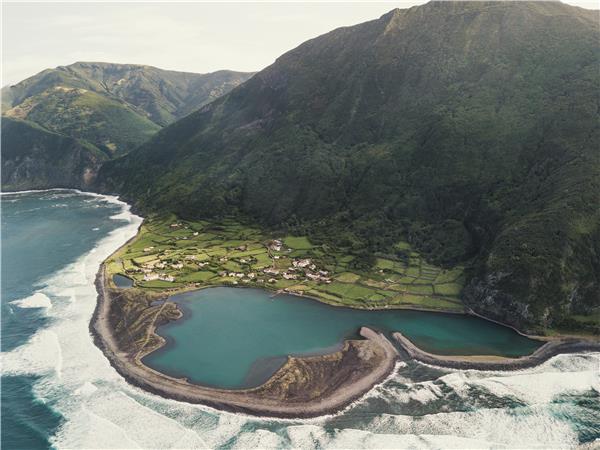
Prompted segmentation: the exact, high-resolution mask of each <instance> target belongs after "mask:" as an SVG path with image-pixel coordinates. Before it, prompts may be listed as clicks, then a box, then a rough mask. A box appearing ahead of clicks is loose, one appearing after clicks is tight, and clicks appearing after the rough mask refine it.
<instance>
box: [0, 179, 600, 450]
mask: <svg viewBox="0 0 600 450" xmlns="http://www.w3.org/2000/svg"><path fill="white" fill-rule="evenodd" d="M140 223H141V218H140V217H137V216H135V215H134V214H132V213H131V212H130V211H129V207H128V206H127V205H126V204H124V203H122V202H119V201H118V200H117V199H116V198H114V197H110V196H99V195H95V194H88V193H80V192H76V191H68V190H51V191H43V192H25V193H16V194H3V195H2V233H1V241H2V272H1V275H2V290H1V296H2V405H1V407H2V424H1V425H2V427H1V445H2V448H3V449H31V450H34V449H43V448H71V449H89V448H96V449H104V448H113V449H134V448H166V449H169V448H178V449H182V448H223V449H226V448H227V449H228V448H240V449H250V448H302V449H312V448H536V447H537V448H573V447H577V446H578V445H586V446H590V447H593V446H595V445H600V375H599V373H600V353H589V354H579V355H560V356H557V357H555V358H552V359H551V360H549V361H547V362H546V363H544V364H542V365H541V366H539V367H536V368H533V369H527V370H521V371H514V372H481V371H457V370H446V369H443V370H442V369H438V368H434V367H429V366H426V365H422V364H419V363H416V362H408V363H404V362H402V363H398V365H397V366H396V370H395V372H394V374H393V375H392V376H390V377H389V379H388V380H387V381H386V382H384V383H382V384H381V385H379V386H377V387H375V388H374V389H373V390H372V391H370V392H369V393H368V394H367V395H365V396H364V397H363V398H362V399H360V400H359V401H357V402H355V403H354V404H353V405H351V406H350V407H349V408H347V409H346V410H344V411H342V412H340V413H338V414H335V415H332V416H327V417H322V418H317V419H309V420H278V419H277V420H276V419H264V418H263V419H261V418H256V417H249V416H244V415H240V414H231V413H224V412H220V411H217V410H214V409H211V408H208V407H203V406H198V405H191V404H186V403H181V402H177V401H173V400H167V399H163V398H161V397H158V396H155V395H152V394H149V393H146V392H144V391H142V390H141V389H138V388H135V387H132V386H130V385H129V384H127V383H126V382H125V381H124V380H123V379H122V378H121V376H120V375H118V374H117V373H116V371H115V370H114V369H113V368H112V367H111V366H110V364H109V363H108V361H107V360H106V358H105V357H104V356H103V354H102V352H101V351H100V350H99V349H98V348H96V347H95V345H94V343H93V341H92V338H91V336H90V333H89V329H88V326H89V321H90V318H91V315H92V312H93V310H94V307H95V303H96V291H95V287H94V279H95V276H96V272H97V270H98V266H99V264H100V262H101V261H102V260H103V259H104V258H106V257H107V256H108V255H109V254H111V253H112V252H113V251H114V250H115V249H116V248H118V247H119V246H120V245H122V244H123V243H124V242H126V241H127V239H129V238H130V237H132V236H133V235H134V234H135V232H136V230H137V228H138V226H139V224H140Z"/></svg>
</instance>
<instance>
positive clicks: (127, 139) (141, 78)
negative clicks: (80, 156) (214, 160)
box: [2, 62, 252, 189]
mask: <svg viewBox="0 0 600 450" xmlns="http://www.w3.org/2000/svg"><path fill="white" fill-rule="evenodd" d="M251 75H252V74H248V73H240V72H231V71H219V72H214V73H210V74H194V73H185V72H174V71H168V70H161V69H157V68H155V67H149V66H139V65H131V64H109V63H83V62H81V63H75V64H72V65H70V66H64V67H58V68H56V69H48V70H45V71H43V72H41V73H39V74H37V75H35V76H33V77H31V78H28V79H26V80H24V81H22V82H20V83H18V84H16V85H14V86H10V87H5V88H3V89H2V116H3V119H4V118H12V119H18V120H23V121H27V122H29V123H35V124H37V125H39V126H41V127H43V128H44V129H45V130H47V131H49V132H50V133H51V134H55V133H58V134H61V135H63V137H64V138H74V139H77V140H79V141H80V142H79V145H80V146H81V147H82V148H91V147H94V148H96V149H99V150H101V151H102V152H104V153H105V154H106V156H108V157H114V156H118V155H122V154H125V153H127V152H128V151H130V150H132V149H134V148H135V147H137V146H139V145H140V144H142V143H143V142H145V141H146V140H148V139H149V138H150V137H151V136H152V135H153V134H154V133H156V132H157V131H158V130H160V129H161V128H162V127H163V126H164V125H167V124H169V123H171V122H173V121H174V120H176V119H177V118H179V117H183V116H184V115H186V114H188V113H190V112H191V111H193V110H195V109H197V108H200V107H201V106H203V105H204V104H206V103H208V102H210V101H212V100H214V99H215V98H217V97H218V96H220V95H222V94H224V93H226V92H228V91H229V90H231V89H232V88H233V87H235V86H237V85H238V84H240V83H242V82H243V81H245V80H246V79H247V78H248V77H249V76H251ZM16 129H17V128H16V127H14V126H12V125H11V126H9V127H8V128H7V131H6V133H8V136H3V140H2V147H3V159H4V163H5V164H3V174H5V176H6V177H5V180H7V179H10V180H12V181H11V184H10V186H16V185H18V186H21V187H22V188H31V187H33V185H36V186H37V185H39V184H45V183H46V178H44V177H43V176H42V177H41V178H40V179H39V180H35V175H34V173H31V174H30V175H29V177H27V178H24V179H20V178H19V176H21V175H22V174H23V172H20V171H16V172H14V173H13V172H10V170H9V168H13V167H14V168H16V167H18V166H19V162H18V161H16V160H14V161H13V160H7V155H9V154H10V155H15V156H20V157H21V158H25V156H27V157H28V158H31V157H32V155H36V156H38V157H42V160H41V161H39V163H40V164H42V165H47V164H50V163H51V160H50V159H48V158H47V157H46V155H42V153H40V151H41V149H40V147H39V142H38V141H31V142H30V141H27V140H23V141H18V140H17V138H16V137H13V136H12V135H11V133H13V132H14V131H15V130H16ZM38 132H39V130H38ZM26 136H35V137H36V138H37V137H38V135H37V134H27V135H26ZM17 142H18V146H17V147H12V145H15V144H14V143H17ZM65 142H66V141H65ZM69 142H70V141H69ZM36 145H37V147H35V146H36ZM9 146H11V147H9ZM17 149H20V151H22V153H21V154H17ZM49 151H50V150H49ZM51 153H52V154H54V155H55V156H56V153H55V152H54V150H52V152H51ZM104 159H106V158H104ZM59 161H60V159H57V160H56V163H57V164H58V163H59ZM97 168H98V167H95V169H94V172H95V171H96V170H97ZM48 169H49V167H48ZM54 169H56V170H57V171H59V170H60V169H61V167H60V166H59V165H57V166H56V167H55V168H54ZM78 177H79V174H78V173H66V174H65V179H69V180H77V179H78ZM60 185H61V186H64V183H62V182H61V183H60ZM2 186H3V188H4V189H9V188H10V187H9V184H8V183H7V182H5V181H4V180H3V183H2ZM74 186H79V185H74Z"/></svg>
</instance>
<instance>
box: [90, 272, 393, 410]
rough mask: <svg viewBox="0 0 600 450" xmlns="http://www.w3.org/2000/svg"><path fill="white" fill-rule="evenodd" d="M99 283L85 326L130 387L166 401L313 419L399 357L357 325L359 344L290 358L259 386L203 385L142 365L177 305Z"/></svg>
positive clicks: (353, 395) (340, 404) (380, 376)
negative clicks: (88, 320)
mask: <svg viewBox="0 0 600 450" xmlns="http://www.w3.org/2000/svg"><path fill="white" fill-rule="evenodd" d="M96 285H97V289H98V294H99V295H98V305H97V307H96V312H95V314H94V317H93V318H92V322H91V324H90V329H91V331H92V334H93V335H94V339H95V342H96V344H97V345H98V346H99V347H100V348H101V349H102V350H103V352H104V354H105V355H106V357H107V358H108V359H109V360H110V362H111V364H112V365H113V367H114V368H115V369H116V370H117V371H118V372H119V373H120V374H121V375H122V376H123V377H124V378H125V379H127V380H128V381H129V382H130V383H131V384H134V385H136V386H138V387H141V388H143V389H146V390H148V391H150V392H153V393H155V394H158V395H161V396H163V397H166V398H171V399H175V400H180V401H185V402H190V403H199V404H204V405H208V406H212V407H215V408H219V409H224V410H228V411H233V412H243V413H248V414H253V415H259V416H271V417H290V418H301V417H315V416H320V415H324V414H330V413H333V412H336V411H338V410H340V409H343V408H344V407H346V406H347V405H349V404H350V403H351V402H352V401H354V400H356V399H358V398H359V397H361V396H362V395H364V394H365V393H366V392H367V391H369V390H370V389H371V388H372V387H373V386H374V385H376V384H378V383H380V382H382V381H383V380H384V379H385V378H386V377H387V376H388V375H389V374H390V373H391V372H392V371H393V369H394V366H395V362H396V360H397V357H398V353H397V351H396V349H395V347H394V346H393V345H392V343H391V342H390V341H388V340H387V339H386V338H385V337H384V336H383V335H382V334H380V333H377V332H375V331H373V330H371V329H369V328H362V329H361V330H360V335H361V336H362V337H363V338H364V339H360V340H348V341H345V343H344V346H343V348H342V349H341V350H340V351H337V352H334V353H329V354H325V355H320V356H310V357H288V359H287V361H286V363H285V364H284V365H283V366H282V367H281V368H280V369H279V370H278V371H277V372H276V373H275V374H274V375H273V376H272V377H271V378H270V379H269V380H268V381H267V382H266V383H264V384H263V385H261V386H258V387H255V388H250V389H239V390H230V389H219V388H213V387H207V386H201V385H198V384H193V383H190V382H188V381H187V380H186V379H181V378H174V377H171V376H168V375H166V374H163V373H160V372H158V371H156V370H153V369H151V368H149V367H147V366H145V365H144V364H143V363H142V358H143V357H144V356H146V355H147V354H149V353H150V352H152V351H154V350H156V349H157V348H160V347H161V346H162V345H164V340H163V339H162V338H161V337H160V336H158V335H157V334H155V332H154V331H155V328H156V326H158V325H159V324H161V323H164V322H165V321H170V320H177V319H178V318H180V317H181V316H182V313H181V311H179V310H178V309H177V305H175V304H174V303H172V302H169V301H168V300H167V299H164V301H159V302H157V301H156V300H157V297H156V296H151V295H148V294H147V293H145V292H142V291H140V290H137V289H118V288H115V287H114V286H112V285H111V283H110V282H108V280H107V279H106V276H105V270H104V267H102V268H101V269H100V272H99V274H98V278H97V283H96ZM163 298H164V297H163ZM198 345H199V347H201V345H202V343H201V342H199V343H198ZM228 357H229V355H223V358H228Z"/></svg>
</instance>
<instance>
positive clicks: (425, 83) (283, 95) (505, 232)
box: [98, 2, 600, 327]
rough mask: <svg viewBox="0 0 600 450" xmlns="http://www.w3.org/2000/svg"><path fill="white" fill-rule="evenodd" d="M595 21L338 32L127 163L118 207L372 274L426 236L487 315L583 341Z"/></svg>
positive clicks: (113, 180)
mask: <svg viewBox="0 0 600 450" xmlns="http://www.w3.org/2000/svg"><path fill="white" fill-rule="evenodd" d="M595 14H596V13H594V12H589V11H586V10H583V9H578V8H573V7H570V6H568V5H564V4H562V3H558V2H508V3H504V2H486V3H480V2H477V3H471V2H451V3H446V2H430V3H427V4H425V5H420V6H417V7H412V8H409V9H404V10H393V11H391V12H389V13H387V14H385V15H383V16H382V17H380V18H379V19H375V20H373V21H369V22H365V23H363V24H359V25H355V26H352V27H343V28H339V29H336V30H333V31H331V32H329V33H326V34H324V35H322V36H319V37H317V38H314V39H311V40H309V41H307V42H305V43H303V44H301V45H300V46H298V47H297V48H295V49H293V50H291V51H289V52H287V53H286V54H284V55H282V56H281V57H279V58H278V59H277V60H276V61H275V63H274V64H272V65H271V66H269V67H267V68H266V69H264V70H262V71H261V72H259V73H257V74H256V75H254V76H253V77H252V78H251V79H249V80H248V81H247V82H246V83H244V84H243V85H242V86H240V87H238V88H236V89H234V90H232V91H231V92H230V93H229V94H227V95H225V96H223V97H221V98H219V99H217V100H215V101H214V102H212V103H210V104H208V105H206V106H204V107H202V108H200V109H199V110H198V111H197V112H195V113H193V114H191V115H189V116H187V117H185V118H183V119H182V120H179V121H177V122H176V123H174V124H173V125H171V126H169V127H167V128H165V129H164V130H162V131H161V132H159V133H158V134H157V135H156V136H155V137H154V138H153V139H151V140H150V141H149V142H147V143H146V144H144V145H142V146H141V147H139V148H138V149H136V150H135V151H134V152H133V153H131V154H130V155H127V156H125V157H123V158H120V159H119V160H116V161H114V162H109V163H107V164H106V165H105V166H104V167H103V168H102V169H101V171H100V174H99V181H98V188H99V189H101V190H104V191H116V192H119V193H121V194H122V195H124V197H125V198H126V199H128V200H130V201H132V202H133V203H134V204H135V205H136V207H137V208H139V209H140V210H141V211H143V212H144V213H149V214H152V213H155V212H157V211H169V212H174V213H177V214H179V215H180V216H182V217H190V218H210V217H218V216H223V215H228V214H234V215H243V216H247V217H250V218H252V219H253V220H258V221H260V222H262V223H263V224H264V225H265V226H275V227H284V228H286V229H288V230H293V229H302V230H305V231H306V230H308V231H309V232H310V233H311V235H312V237H313V238H314V239H319V238H322V239H325V240H328V241H330V242H334V243H336V245H342V246H345V247H346V248H348V249H350V250H351V251H353V252H355V253H357V254H360V255H364V257H365V258H364V259H365V261H366V262H367V263H368V261H369V257H368V255H369V254H371V255H372V254H373V252H376V251H385V250H386V249H389V248H390V247H391V246H392V245H393V243H394V240H396V239H398V238H399V237H400V236H404V237H408V239H409V241H410V242H411V244H413V245H415V246H416V247H417V248H418V249H419V251H421V252H423V253H424V254H426V255H428V256H429V258H431V260H432V261H434V262H436V263H439V264H448V265H452V264H457V263H460V262H467V261H470V264H472V270H471V283H470V285H469V287H468V288H467V289H466V290H465V293H464V299H465V301H466V302H467V304H468V305H469V306H470V307H471V308H473V309H474V310H476V311H478V312H481V313H485V314H487V315H489V316H491V317H493V318H496V319H499V320H503V321H506V322H509V323H511V324H513V325H516V326H519V327H536V326H550V325H553V326H557V324H560V323H566V322H565V321H568V320H570V319H569V318H570V317H573V316H574V315H577V314H581V313H584V314H587V313H589V312H590V311H598V307H599V305H600V299H599V298H598V294H597V289H596V288H597V287H598V275H597V274H598V271H596V268H597V267H599V263H598V254H599V253H598V252H597V250H595V248H597V243H598V216H599V215H598V211H597V209H595V208H594V207H593V205H594V189H597V188H598V181H597V180H598V175H599V167H600V165H599V164H598V161H597V155H595V154H594V152H593V149H594V147H595V146H597V145H596V144H598V142H599V137H598V136H599V134H598V126H597V120H596V119H597V118H598V108H597V104H596V103H597V102H595V100H594V98H595V96H594V92H596V91H597V87H598V85H599V84H598V81H599V80H598V71H597V67H598V63H599V61H598V54H599V51H598V50H599V48H598V41H599V40H598V37H599V33H598V29H597V25H596V23H595V22H594V20H593V19H594V17H595ZM569 189H570V192H571V193H572V194H566V193H565V192H566V190H569ZM561 208H562V214H560V213H559V212H558V211H561ZM565 211H568V214H570V215H571V217H564V212H565ZM557 236H558V238H557ZM531 286H543V288H541V287H540V288H539V289H537V291H536V290H535V289H532V288H531Z"/></svg>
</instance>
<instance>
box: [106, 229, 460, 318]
mask: <svg viewBox="0 0 600 450" xmlns="http://www.w3.org/2000/svg"><path fill="white" fill-rule="evenodd" d="M394 250H395V254H394V256H379V257H378V258H377V259H376V263H375V264H374V265H373V267H372V268H371V269H369V270H367V271H365V270H357V269H356V268H354V266H353V264H352V263H353V259H354V257H353V256H352V255H350V254H348V252H346V251H344V249H332V248H330V247H327V246H320V245H315V244H313V243H311V242H310V240H309V239H308V238H307V237H306V236H280V237H278V236H269V235H266V234H265V233H264V232H263V231H261V230H260V229H259V228H256V227H252V226H247V225H244V224H240V223H238V222H235V221H228V220H225V221H222V222H220V223H212V222H211V223H209V222H202V221H199V222H185V221H181V220H177V219H175V218H174V217H170V218H167V219H162V220H157V219H154V220H147V221H146V222H145V223H144V225H143V226H142V228H141V229H140V232H139V234H138V236H137V237H136V238H135V239H134V240H133V241H132V242H131V243H129V244H128V245H127V246H126V247H124V248H122V249H121V250H119V251H118V252H117V253H115V254H114V255H113V256H112V257H111V258H109V260H108V261H107V268H108V271H109V273H110V274H117V273H118V274H121V275H124V276H127V277H129V278H131V279H132V280H133V282H134V288H137V289H149V290H153V291H167V292H169V293H175V292H179V291H183V290H189V289H197V288H202V287H206V286H216V285H239V286H252V287H262V288H266V289H271V290H275V291H285V292H290V293H296V294H300V295H308V296H312V297H315V298H317V299H319V300H321V301H324V302H326V303H330V304H336V305H344V306H351V307H356V308H393V307H413V308H415V307H416V308H424V309H438V310H453V311H462V310H463V306H462V303H461V302H460V300H459V295H460V291H461V289H462V287H463V283H464V278H463V268H462V267H454V268H452V269H442V268H440V267H436V266H432V265H430V264H428V263H427V262H426V261H425V260H424V259H423V258H421V256H420V255H419V254H418V253H416V252H414V251H413V250H412V249H411V248H410V245H409V244H408V243H406V242H399V243H398V244H397V245H396V246H395V249H394Z"/></svg>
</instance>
